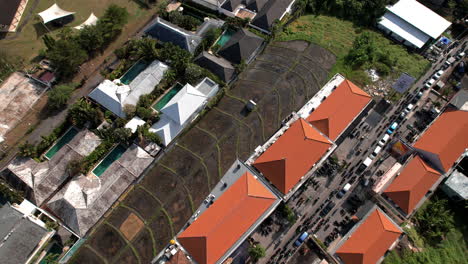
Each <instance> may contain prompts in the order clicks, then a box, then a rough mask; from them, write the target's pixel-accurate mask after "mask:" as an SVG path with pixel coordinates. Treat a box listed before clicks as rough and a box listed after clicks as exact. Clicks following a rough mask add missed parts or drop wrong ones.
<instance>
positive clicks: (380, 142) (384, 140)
mask: <svg viewBox="0 0 468 264" xmlns="http://www.w3.org/2000/svg"><path fill="white" fill-rule="evenodd" d="M389 138H390V135H389V134H385V135H384V136H383V137H382V139H380V141H379V143H378V145H379V146H381V147H383V146H385V144H386V143H387V141H388V139H389Z"/></svg>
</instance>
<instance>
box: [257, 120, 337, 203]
mask: <svg viewBox="0 0 468 264" xmlns="http://www.w3.org/2000/svg"><path fill="white" fill-rule="evenodd" d="M331 146H332V143H331V142H330V141H329V140H328V139H327V138H326V137H325V136H323V135H321V134H320V133H319V132H318V131H317V130H316V129H315V128H313V127H312V126H311V125H310V124H309V123H307V122H306V121H305V120H303V119H299V120H297V121H296V122H294V123H293V124H291V126H290V127H289V128H288V129H287V130H286V131H285V132H284V134H282V135H281V136H280V137H279V138H278V139H277V140H276V142H274V143H273V144H272V145H271V146H270V147H269V148H268V149H267V150H266V151H265V152H264V153H263V154H262V155H260V157H258V158H257V160H256V161H255V162H254V164H253V166H254V167H255V168H257V169H258V170H259V171H260V172H261V173H262V174H263V175H264V176H265V177H266V178H267V179H268V180H269V181H271V182H272V183H273V185H275V186H276V188H278V189H279V190H280V191H281V192H283V193H284V194H287V193H288V192H289V191H290V190H291V189H292V188H293V187H294V185H296V184H297V183H298V182H299V181H300V179H301V177H303V176H304V175H305V174H306V173H307V172H308V171H309V170H310V169H311V168H312V167H313V166H314V165H315V163H317V162H318V161H319V160H320V159H321V158H322V156H323V155H325V153H326V152H327V151H328V149H329V148H330V147H331Z"/></svg>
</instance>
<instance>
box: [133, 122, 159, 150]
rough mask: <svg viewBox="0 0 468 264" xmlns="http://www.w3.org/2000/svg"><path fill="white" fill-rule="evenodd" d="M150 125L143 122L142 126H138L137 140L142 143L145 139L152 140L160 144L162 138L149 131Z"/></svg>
mask: <svg viewBox="0 0 468 264" xmlns="http://www.w3.org/2000/svg"><path fill="white" fill-rule="evenodd" d="M149 128H150V125H149V124H144V125H143V126H138V128H137V131H136V135H137V137H138V141H139V142H142V143H144V142H145V141H149V142H153V143H156V144H158V145H159V146H161V145H162V140H161V138H160V137H159V135H158V134H156V133H153V132H150V131H149Z"/></svg>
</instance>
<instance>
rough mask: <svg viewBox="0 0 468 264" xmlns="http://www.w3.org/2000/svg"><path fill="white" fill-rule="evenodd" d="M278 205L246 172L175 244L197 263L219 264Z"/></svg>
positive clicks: (274, 197) (275, 199)
mask: <svg viewBox="0 0 468 264" xmlns="http://www.w3.org/2000/svg"><path fill="white" fill-rule="evenodd" d="M278 203H279V199H278V198H277V197H276V196H275V195H274V194H273V193H272V192H271V191H270V190H269V189H268V188H267V187H266V186H265V185H264V184H263V183H262V182H261V181H260V180H259V179H258V178H257V177H255V176H254V175H252V174H251V173H250V172H248V171H247V172H245V173H244V174H242V176H240V177H239V178H238V179H237V180H236V181H235V182H234V183H233V184H232V185H231V186H230V187H228V189H227V190H226V191H225V192H224V193H223V194H222V195H221V196H220V197H219V198H218V199H217V200H216V201H215V202H214V203H213V204H212V205H211V206H210V207H209V208H208V209H206V210H205V211H204V212H203V213H202V214H201V215H200V216H199V217H198V219H197V220H195V221H194V222H193V223H192V224H191V225H190V226H189V227H187V229H185V230H184V231H183V232H182V233H180V234H179V235H178V236H177V240H178V241H179V243H180V244H181V245H182V246H183V247H184V249H185V250H186V251H187V252H188V253H189V254H190V255H191V256H192V258H193V259H194V260H195V261H196V262H197V263H199V264H213V263H221V262H223V261H224V260H225V259H226V258H227V257H228V256H229V254H230V253H231V252H230V251H232V250H234V249H235V248H236V247H237V245H238V243H240V242H242V241H243V240H244V239H245V238H246V236H248V235H249V234H250V233H251V232H252V231H253V229H254V228H255V227H256V226H257V225H258V224H260V223H261V221H263V220H264V218H265V217H266V216H268V215H269V213H271V211H273V209H274V208H275V207H276V206H277V205H278Z"/></svg>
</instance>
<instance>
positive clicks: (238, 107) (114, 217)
mask: <svg viewBox="0 0 468 264" xmlns="http://www.w3.org/2000/svg"><path fill="white" fill-rule="evenodd" d="M272 45H273V46H274V47H273V48H268V49H267V50H266V51H265V52H263V54H261V55H260V56H259V57H258V58H257V59H256V60H255V61H254V62H253V63H252V64H251V65H250V66H249V67H248V68H247V69H246V70H245V71H244V72H243V73H242V74H241V78H240V80H238V81H237V82H236V83H235V84H234V85H233V86H232V87H231V88H230V89H228V90H227V92H226V95H225V96H224V98H222V99H221V101H220V102H219V103H218V105H217V106H216V107H214V108H213V109H212V110H211V111H209V112H208V113H207V114H206V115H205V116H204V117H203V118H202V119H201V120H200V121H199V122H198V123H197V124H195V126H194V127H193V128H192V129H191V130H190V131H188V132H187V133H185V134H184V135H182V136H181V138H180V139H179V141H178V142H177V143H176V144H175V145H174V146H173V147H171V148H169V149H167V150H166V153H165V155H164V157H163V158H162V159H161V160H160V161H159V163H158V164H157V165H156V166H154V167H153V168H152V169H151V170H150V171H149V172H148V173H147V174H146V175H145V176H144V178H143V180H142V181H141V183H139V184H138V185H137V186H136V187H135V188H134V189H133V191H131V193H130V194H129V195H128V196H127V197H126V198H125V199H124V200H123V201H122V203H121V204H122V205H121V206H119V207H117V208H116V209H115V210H114V211H113V212H112V213H111V215H110V217H109V218H108V219H109V220H108V221H107V222H108V223H110V224H112V226H116V227H117V228H118V227H120V226H121V224H122V223H123V222H124V221H125V219H127V218H128V216H129V215H130V214H131V213H135V212H137V215H138V216H141V218H143V219H142V220H143V222H144V224H145V228H143V229H141V230H140V231H139V232H138V234H135V235H134V237H133V238H132V241H130V242H127V240H124V238H123V237H122V236H123V235H122V234H120V232H118V231H116V230H113V229H109V228H108V226H107V224H104V225H101V226H100V227H98V228H97V230H96V231H95V232H94V233H93V234H92V235H91V238H90V239H89V240H88V241H87V242H86V244H85V246H83V247H82V248H81V249H80V250H79V252H78V253H77V254H78V256H77V257H76V258H75V260H83V259H85V260H86V259H90V258H96V256H98V258H99V259H103V260H104V261H107V262H108V263H112V262H113V261H117V262H121V261H123V262H125V261H127V260H128V263H132V262H135V261H140V262H141V263H147V260H148V259H151V258H152V257H154V255H155V254H157V253H159V251H161V250H162V249H163V248H164V246H166V245H167V244H168V242H169V240H170V239H171V238H172V237H173V235H175V234H177V233H178V232H179V231H180V228H181V227H182V226H183V225H184V224H185V222H186V221H187V220H188V219H189V218H190V217H191V215H192V213H193V209H194V208H197V207H198V206H199V205H200V203H202V202H203V200H204V199H205V198H206V196H207V195H208V194H209V192H210V190H211V188H213V186H214V185H215V184H216V183H217V182H218V181H219V178H220V177H221V175H223V174H224V171H225V170H226V169H227V168H228V167H229V166H230V165H231V164H232V163H233V162H234V160H235V159H236V158H239V159H241V160H245V159H246V158H247V157H248V156H250V154H251V153H252V151H253V150H254V148H255V147H257V146H258V145H261V144H263V143H264V142H265V140H266V139H268V138H269V137H271V136H272V134H273V133H274V132H275V131H276V130H277V129H279V126H280V122H281V120H282V119H284V118H285V117H286V116H287V115H289V114H290V113H291V112H292V111H295V110H298V109H299V108H300V107H301V106H302V105H303V103H305V101H306V99H307V98H310V97H312V96H313V95H314V94H315V93H316V92H317V91H318V89H319V88H320V87H321V86H322V85H323V84H324V83H325V82H326V73H327V72H328V71H329V70H330V67H331V66H330V63H328V62H327V63H325V61H326V60H328V59H332V60H333V61H334V57H330V55H329V53H328V52H325V51H324V52H322V51H321V52H317V51H313V50H315V49H317V47H316V46H314V45H313V44H312V45H309V44H308V43H307V42H303V41H292V42H291V43H289V42H281V43H273V44H272ZM320 49H321V48H320ZM283 50H284V52H283ZM273 53H274V54H273ZM281 54H287V56H288V57H289V58H286V57H284V55H283V56H281ZM306 56H307V57H306ZM313 56H324V58H313ZM311 57H312V58H311ZM317 61H324V63H323V64H324V65H325V66H324V65H319V64H316V63H315V62H317ZM332 64H333V63H332ZM308 69H309V70H308ZM316 72H323V73H325V74H323V73H319V74H315V73H316ZM312 74H314V75H313V76H312ZM251 99H253V100H255V102H257V107H256V108H255V110H254V111H252V112H250V113H248V114H246V113H243V114H241V111H242V109H243V108H244V106H245V103H246V101H247V100H251ZM149 197H152V198H153V200H151V199H150V198H149ZM123 207H128V208H123ZM132 210H134V211H132ZM149 231H151V232H149ZM109 232H110V234H109V235H107V233H109ZM109 237H111V238H113V239H115V241H110V240H111V239H109ZM153 239H154V240H153ZM96 241H103V242H104V243H105V244H106V245H105V246H103V245H99V243H96ZM101 243H102V242H101ZM107 244H108V245H107ZM89 249H92V250H89ZM95 252H98V253H97V254H98V255H96V253H95ZM134 252H137V254H135V253H134ZM83 254H84V255H85V256H81V255H83ZM88 254H94V255H92V256H86V255H88ZM72 263H78V262H77V261H72Z"/></svg>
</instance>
